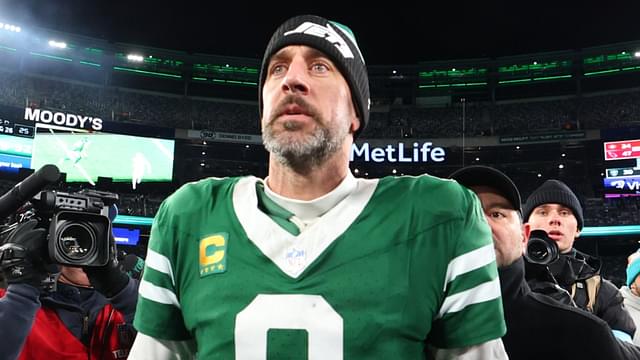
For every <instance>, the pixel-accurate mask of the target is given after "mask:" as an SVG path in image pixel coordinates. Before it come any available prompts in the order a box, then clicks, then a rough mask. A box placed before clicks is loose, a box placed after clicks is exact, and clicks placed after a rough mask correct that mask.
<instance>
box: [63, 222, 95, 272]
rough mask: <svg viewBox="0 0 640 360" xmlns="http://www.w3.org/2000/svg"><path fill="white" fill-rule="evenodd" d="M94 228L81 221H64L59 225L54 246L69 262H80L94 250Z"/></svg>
mask: <svg viewBox="0 0 640 360" xmlns="http://www.w3.org/2000/svg"><path fill="white" fill-rule="evenodd" d="M95 243H96V235H95V232H94V230H93V229H92V228H91V227H90V226H88V225H87V224H85V223H82V222H68V221H67V222H65V223H64V224H62V226H60V227H59V231H58V233H57V236H56V247H57V248H58V250H59V253H60V254H61V255H62V256H63V257H64V258H65V260H67V261H68V262H69V263H82V262H84V261H86V260H87V259H88V258H90V257H92V256H93V255H94V253H95V251H96V246H95Z"/></svg>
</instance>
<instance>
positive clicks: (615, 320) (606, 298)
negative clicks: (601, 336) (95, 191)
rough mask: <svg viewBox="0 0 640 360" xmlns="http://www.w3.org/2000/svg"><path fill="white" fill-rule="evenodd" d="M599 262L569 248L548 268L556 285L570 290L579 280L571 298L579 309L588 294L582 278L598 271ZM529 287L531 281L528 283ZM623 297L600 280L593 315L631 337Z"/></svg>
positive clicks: (606, 281) (631, 320) (628, 317)
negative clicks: (579, 284)
mask: <svg viewBox="0 0 640 360" xmlns="http://www.w3.org/2000/svg"><path fill="white" fill-rule="evenodd" d="M601 266H602V265H601V262H600V260H599V259H598V258H596V257H593V256H590V255H587V254H585V253H582V252H580V251H578V250H576V249H572V250H571V251H570V252H569V253H567V254H561V255H560V258H559V259H558V260H557V261H555V262H554V263H552V264H550V265H549V270H550V271H551V273H552V274H553V276H554V277H555V279H556V280H557V282H558V284H559V285H560V286H561V287H562V288H564V289H565V290H567V291H568V292H571V288H572V286H573V284H574V283H582V284H581V286H578V287H576V291H575V295H574V296H573V300H574V301H575V304H576V305H577V306H578V307H580V308H581V309H586V304H587V302H588V296H587V292H586V283H585V280H586V279H588V278H591V277H593V276H595V275H598V274H600V267H601ZM530 285H532V286H533V284H530ZM536 291H537V290H536ZM623 301H624V299H623V297H622V295H621V294H620V292H619V291H618V288H617V287H616V286H615V285H614V284H613V283H612V282H610V281H609V280H606V279H602V280H601V282H600V289H599V290H598V293H597V295H596V300H595V304H594V307H593V314H595V315H596V316H597V317H599V318H600V319H602V320H604V321H606V322H607V324H609V326H610V327H611V328H612V329H615V330H620V331H623V332H625V333H627V334H629V335H630V336H631V337H633V335H634V334H635V331H636V326H635V324H634V322H633V319H632V318H631V315H629V313H628V312H627V310H626V309H625V308H624V305H623Z"/></svg>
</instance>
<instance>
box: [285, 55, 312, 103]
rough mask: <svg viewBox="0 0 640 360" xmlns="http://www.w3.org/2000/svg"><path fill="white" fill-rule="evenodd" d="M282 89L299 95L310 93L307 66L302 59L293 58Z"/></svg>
mask: <svg viewBox="0 0 640 360" xmlns="http://www.w3.org/2000/svg"><path fill="white" fill-rule="evenodd" d="M282 90H283V91H285V92H290V93H294V94H299V95H306V94H308V93H309V83H308V76H307V66H306V64H305V63H304V62H302V61H300V60H295V59H294V60H292V61H291V63H290V64H289V68H288V69H287V74H286V75H285V77H284V78H283V79H282Z"/></svg>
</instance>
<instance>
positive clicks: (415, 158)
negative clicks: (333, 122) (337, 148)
mask: <svg viewBox="0 0 640 360" xmlns="http://www.w3.org/2000/svg"><path fill="white" fill-rule="evenodd" d="M445 156H446V153H445V151H444V149H443V148H441V147H437V146H433V143H430V142H424V143H418V142H414V143H413V144H411V143H409V144H405V143H402V142H399V143H397V144H388V145H383V146H372V145H370V144H369V143H368V142H364V143H362V144H361V145H358V144H353V146H352V147H351V157H350V160H351V161H365V162H370V161H373V162H377V163H382V162H390V163H395V162H398V163H428V162H443V161H444V160H445Z"/></svg>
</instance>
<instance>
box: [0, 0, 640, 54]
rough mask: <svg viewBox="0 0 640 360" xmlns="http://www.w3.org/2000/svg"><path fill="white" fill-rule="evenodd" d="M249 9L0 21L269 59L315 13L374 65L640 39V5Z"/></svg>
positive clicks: (7, 12) (25, 8)
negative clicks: (286, 33)
mask: <svg viewBox="0 0 640 360" xmlns="http://www.w3.org/2000/svg"><path fill="white" fill-rule="evenodd" d="M253 2H255V1H252V3H253ZM249 3H250V2H248V1H238V0H231V1H227V2H226V3H224V2H222V1H220V0H217V1H206V0H203V1H198V2H197V1H186V0H185V1H174V2H170V3H169V2H167V5H162V4H164V3H163V2H160V1H156V2H155V3H154V2H144V1H115V0H114V1H91V0H39V1H36V0H0V22H1V21H5V22H12V21H13V22H15V23H17V24H18V25H22V26H23V27H27V26H30V25H31V26H38V27H43V28H49V29H54V30H59V31H66V32H73V33H77V34H82V35H87V36H93V37H100V38H104V39H107V40H109V41H113V42H124V43H131V44H141V45H147V46H153V47H160V48H168V49H174V50H184V51H188V52H200V53H207V54H216V55H225V56H240V57H251V58H261V56H262V52H263V50H264V47H265V46H266V43H267V41H268V38H269V36H270V34H271V32H272V31H273V30H274V29H275V27H276V26H277V25H278V24H279V23H280V22H281V21H283V20H285V19H286V18H288V17H290V16H292V15H296V14H301V13H314V14H317V15H322V16H324V17H327V18H329V19H332V20H336V21H339V22H341V23H343V24H346V25H348V26H350V27H351V28H352V30H353V31H354V33H355V34H356V37H357V38H358V41H359V43H360V47H361V49H362V51H363V53H364V55H365V59H366V60H367V62H368V64H370V65H392V64H395V65H401V64H413V63H416V62H418V61H428V60H446V59H461V58H479V57H498V56H505V55H517V54H523V53H531V52H542V51H554V50H567V49H575V48H582V47H589V46H597V45H605V44H610V43H615V42H623V41H633V40H640V25H639V24H640V21H638V17H640V12H639V11H638V10H640V4H639V3H638V2H637V1H635V0H633V1H600V2H599V3H598V4H599V5H597V6H596V5H589V2H582V3H579V4H568V2H566V1H562V0H557V1H555V2H554V3H552V2H542V1H540V2H533V1H528V2H523V1H518V0H512V1H510V2H506V1H505V2H497V1H476V2H468V3H454V2H450V1H449V2H445V3H444V4H442V3H437V2H434V1H426V0H425V1H422V2H410V1H387V3H388V5H385V6H381V5H367V6H363V5H354V6H356V7H359V8H360V11H359V12H355V11H346V9H343V7H344V4H345V3H346V1H343V2H341V3H338V4H341V5H335V4H334V5H331V4H328V3H326V2H320V3H318V4H317V5H315V6H303V5H300V4H299V3H309V1H304V2H303V1H297V2H292V1H273V2H270V3H265V2H263V4H262V5H258V6H254V5H251V6H250V5H249ZM204 4H210V5H204ZM314 4H316V3H314ZM515 4H518V5H515ZM341 9H343V10H342V11H339V10H341Z"/></svg>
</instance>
